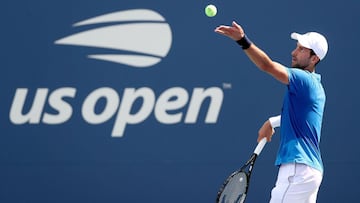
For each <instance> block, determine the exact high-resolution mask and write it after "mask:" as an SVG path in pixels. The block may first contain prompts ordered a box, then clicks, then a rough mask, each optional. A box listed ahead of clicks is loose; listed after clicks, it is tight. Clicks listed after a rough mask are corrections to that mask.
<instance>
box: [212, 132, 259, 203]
mask: <svg viewBox="0 0 360 203" xmlns="http://www.w3.org/2000/svg"><path fill="white" fill-rule="evenodd" d="M265 144H266V138H263V139H262V140H260V142H259V143H258V145H257V146H256V148H255V150H254V153H253V154H252V155H251V157H250V159H249V160H248V161H247V162H246V163H245V164H244V166H242V167H241V168H240V169H239V170H237V171H235V172H233V173H232V174H231V175H230V176H229V177H228V178H227V179H226V180H225V182H224V183H223V185H222V186H221V188H220V190H219V192H218V194H217V198H216V203H243V202H244V201H245V198H246V194H247V191H248V189H249V182H250V176H251V171H252V170H253V168H254V164H255V161H256V158H257V157H258V156H259V154H260V152H261V151H262V149H263V148H264V146H265Z"/></svg>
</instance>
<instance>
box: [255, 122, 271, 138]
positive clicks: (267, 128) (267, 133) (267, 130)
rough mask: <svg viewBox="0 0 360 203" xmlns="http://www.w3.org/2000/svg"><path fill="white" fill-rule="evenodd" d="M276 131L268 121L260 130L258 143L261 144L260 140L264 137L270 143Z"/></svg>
mask: <svg viewBox="0 0 360 203" xmlns="http://www.w3.org/2000/svg"><path fill="white" fill-rule="evenodd" d="M274 133H275V130H274V128H272V127H271V124H270V121H269V120H267V121H266V122H265V123H264V124H263V125H262V126H261V128H260V130H259V132H258V139H257V141H258V142H260V140H261V139H262V138H264V137H266V140H267V141H268V142H270V141H271V137H272V136H273V135H274Z"/></svg>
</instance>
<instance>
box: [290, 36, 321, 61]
mask: <svg viewBox="0 0 360 203" xmlns="http://www.w3.org/2000/svg"><path fill="white" fill-rule="evenodd" d="M291 38H292V39H295V40H297V41H298V42H299V44H301V46H303V47H306V48H308V49H312V50H313V51H314V52H315V54H316V55H317V56H318V57H319V58H320V60H322V59H323V58H324V57H325V55H326V53H327V51H328V43H327V41H326V38H325V37H324V36H323V35H321V34H319V33H317V32H308V33H305V34H303V35H302V34H299V33H296V32H293V33H291Z"/></svg>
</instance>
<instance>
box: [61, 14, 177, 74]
mask: <svg viewBox="0 0 360 203" xmlns="http://www.w3.org/2000/svg"><path fill="white" fill-rule="evenodd" d="M116 23H117V24H116ZM108 24H112V25H108ZM87 25H100V26H101V25H102V26H101V27H98V28H93V29H90V30H86V31H82V32H79V33H76V34H73V35H70V36H67V37H64V38H61V39H59V40H56V41H55V44H59V45H73V46H86V47H95V48H103V49H110V50H117V51H121V53H119V54H117V53H116V54H101V53H100V54H92V55H88V57H89V58H92V59H97V60H104V61H109V62H114V63H120V64H125V65H128V66H132V67H137V68H146V67H150V66H153V65H155V64H157V63H159V62H160V61H161V60H162V59H163V58H164V57H166V56H167V54H168V52H169V50H170V48H171V44H172V34H171V28H170V26H169V24H168V23H167V22H166V21H165V19H164V17H162V16H161V15H160V14H159V13H157V12H155V11H153V10H148V9H133V10H125V11H118V12H113V13H109V14H105V15H101V16H97V17H93V18H90V19H87V20H84V21H81V22H78V23H75V24H74V25H73V26H74V27H80V26H87Z"/></svg>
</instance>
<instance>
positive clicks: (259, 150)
mask: <svg viewBox="0 0 360 203" xmlns="http://www.w3.org/2000/svg"><path fill="white" fill-rule="evenodd" d="M266 142H267V141H266V137H264V138H263V139H261V140H260V142H259V143H258V145H257V146H256V148H255V150H254V154H256V155H259V154H260V152H261V151H262V149H263V148H264V146H265V144H266Z"/></svg>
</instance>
